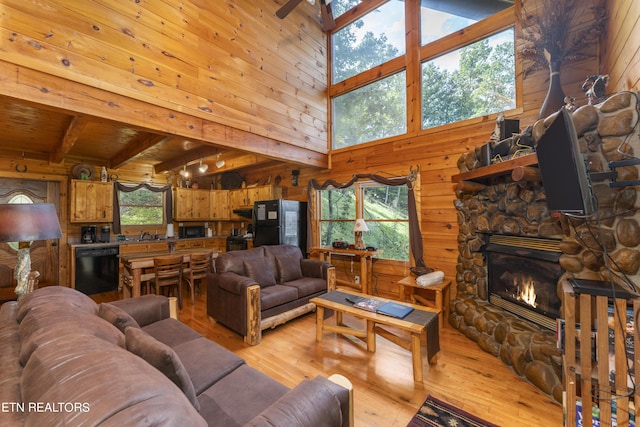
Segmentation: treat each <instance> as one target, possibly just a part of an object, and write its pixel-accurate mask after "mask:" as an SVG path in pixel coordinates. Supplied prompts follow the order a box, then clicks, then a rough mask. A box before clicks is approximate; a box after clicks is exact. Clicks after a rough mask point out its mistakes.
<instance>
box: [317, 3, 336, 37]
mask: <svg viewBox="0 0 640 427" xmlns="http://www.w3.org/2000/svg"><path fill="white" fill-rule="evenodd" d="M320 17H321V18H322V29H323V30H324V31H331V30H333V29H334V28H335V27H336V21H335V20H334V19H333V11H332V10H331V0H329V1H325V0H321V1H320Z"/></svg>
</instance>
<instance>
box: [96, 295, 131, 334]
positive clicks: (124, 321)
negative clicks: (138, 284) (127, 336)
mask: <svg viewBox="0 0 640 427" xmlns="http://www.w3.org/2000/svg"><path fill="white" fill-rule="evenodd" d="M98 316H100V317H101V318H103V319H104V320H106V321H107V322H109V323H111V324H112V325H113V326H115V327H116V328H118V329H120V332H123V333H124V330H125V329H126V328H127V326H131V327H134V328H138V329H139V328H140V325H138V322H136V320H135V319H134V318H133V317H131V315H130V314H129V313H127V312H126V311H124V310H123V309H121V308H120V307H118V306H115V305H113V304H109V303H107V302H105V303H102V304H100V308H99V309H98Z"/></svg>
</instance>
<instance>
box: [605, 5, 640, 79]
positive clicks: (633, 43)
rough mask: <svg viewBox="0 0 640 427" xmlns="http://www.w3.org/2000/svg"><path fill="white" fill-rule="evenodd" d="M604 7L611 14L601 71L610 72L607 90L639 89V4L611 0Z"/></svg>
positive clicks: (609, 15)
mask: <svg viewBox="0 0 640 427" xmlns="http://www.w3.org/2000/svg"><path fill="white" fill-rule="evenodd" d="M604 6H605V7H606V10H607V15H608V17H609V18H608V22H607V36H606V37H604V38H603V48H602V52H603V58H602V73H604V74H609V86H608V88H607V91H608V92H616V91H621V90H633V89H637V88H638V86H639V82H640V71H639V70H640V67H639V64H640V49H639V48H638V46H640V39H639V37H640V34H639V33H640V32H639V31H638V26H639V25H640V22H639V21H640V4H638V2H629V1H625V0H608V1H606V2H604Z"/></svg>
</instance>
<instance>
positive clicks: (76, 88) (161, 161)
mask: <svg viewBox="0 0 640 427" xmlns="http://www.w3.org/2000/svg"><path fill="white" fill-rule="evenodd" d="M240 3H241V2H240ZM278 3H280V4H281V2H279V1H277V2H273V3H271V2H269V3H266V4H267V5H268V10H269V15H271V14H272V12H271V10H272V9H273V10H275V9H276V8H277V7H279V6H278ZM196 4H197V3H196ZM7 10H8V9H7ZM230 10H233V9H230ZM310 11H311V12H313V8H311V6H309V5H307V6H304V7H301V8H300V11H299V12H298V13H299V15H298V17H297V18H296V19H297V21H298V23H297V24H296V23H295V22H296V21H291V20H292V19H294V18H293V16H294V14H292V15H291V17H290V18H288V19H289V20H290V21H288V24H291V23H292V22H293V24H292V25H290V26H289V27H288V28H287V29H286V30H287V31H288V32H291V30H292V29H295V28H296V26H299V25H300V24H299V22H303V25H304V22H307V24H308V22H309V21H308V20H309V12H310ZM201 12H202V14H203V16H205V11H204V9H202V10H201ZM303 12H304V13H303ZM15 13H17V12H15ZM207 13H208V12H207ZM208 16H209V17H211V16H213V15H211V14H209V15H208ZM256 19H260V18H259V17H256ZM273 19H275V17H273V18H271V17H269V22H273ZM6 22H7V23H9V26H11V24H10V21H6ZM276 22H280V21H276ZM283 22H284V21H283ZM316 24H317V22H316ZM263 25H264V24H263ZM270 25H272V24H270ZM1 27H2V25H0V29H1ZM7 28H8V27H7ZM140 28H141V27H140ZM25 31H26V30H25ZM282 31H283V28H280V29H279V31H278V30H276V31H275V34H276V35H277V34H278V33H280V35H279V36H278V37H281V38H284V37H285V36H284V35H282ZM313 33H315V34H317V32H316V30H314V32H313ZM13 36H14V37H15V36H17V34H16V33H13ZM272 37H273V36H272ZM10 41H11V42H14V40H13V39H12V40H10ZM38 43H42V42H38ZM283 43H285V41H283ZM14 44H15V43H14ZM31 44H32V43H31ZM1 51H2V50H1V49H0V126H1V127H2V129H3V131H2V132H0V150H3V152H5V153H15V155H16V156H22V157H23V158H29V159H37V160H41V161H45V162H49V163H51V164H63V163H65V164H76V163H80V162H83V163H84V162H88V163H92V164H96V165H104V166H106V167H107V168H109V169H117V168H119V167H122V166H124V165H127V164H130V163H141V164H145V165H151V166H152V167H153V168H154V170H155V172H156V173H162V172H165V171H171V170H176V169H179V168H182V167H183V166H184V165H187V166H188V167H191V168H196V167H197V166H199V164H200V162H204V163H206V164H208V166H209V168H208V171H207V173H206V174H208V175H211V174H216V173H220V172H224V171H229V170H235V169H242V168H247V167H251V166H255V165H256V164H263V163H273V162H281V163H297V164H308V165H311V166H320V167H326V165H327V163H328V160H327V153H320V152H317V151H316V149H313V150H309V149H307V148H305V146H304V142H303V143H301V144H300V145H299V146H296V145H294V144H292V143H291V141H287V140H282V139H280V140H279V139H278V138H277V137H275V138H272V137H270V135H269V134H268V133H266V132H265V130H260V132H256V133H253V131H252V130H251V126H252V124H250V123H249V124H246V125H244V126H245V127H244V128H241V127H238V128H235V127H234V126H233V125H231V126H230V125H229V124H225V123H224V122H217V121H216V120H215V119H213V120H212V119H208V120H207V119H203V118H201V117H196V116H195V115H190V114H189V113H187V114H184V113H182V108H181V106H177V107H176V109H175V111H172V108H167V107H166V106H161V105H153V104H147V106H149V107H152V108H153V110H147V109H146V108H145V107H144V106H143V107H140V105H144V104H142V103H141V102H140V101H142V100H134V99H130V100H131V101H132V103H131V104H128V105H124V104H123V103H122V100H123V99H125V98H122V94H114V93H113V92H112V93H111V95H114V97H117V96H119V97H120V98H119V99H118V100H114V99H115V98H113V97H111V98H107V97H104V96H103V94H108V93H109V92H108V91H106V90H105V88H101V87H98V86H93V87H89V86H84V85H82V83H80V82H73V81H69V80H66V79H65V77H63V76H62V75H59V76H56V75H54V74H55V73H53V74H47V72H49V71H51V70H55V69H53V68H52V69H51V70H45V69H41V70H40V71H38V70H36V69H33V68H32V67H31V65H32V64H31V60H30V59H29V58H28V57H24V58H20V59H19V61H17V63H15V65H14V64H12V62H13V60H12V57H11V55H3V54H2V53H1ZM16 57H17V56H15V55H14V56H13V58H16ZM5 61H6V62H5ZM20 62H22V65H20ZM33 64H36V62H33ZM316 64H317V62H316ZM27 68H29V69H30V70H28V71H29V73H33V75H37V76H38V78H40V80H41V83H36V81H35V79H32V80H31V81H30V83H25V82H26V81H27V80H28V78H27V77H26V74H28V73H26V72H25V71H27ZM36 68H38V67H36ZM65 71H66V70H65ZM56 72H57V70H56ZM325 75H326V73H325ZM84 87H87V88H88V89H87V90H85V89H84ZM325 88H326V87H325ZM325 88H323V92H324V95H323V96H324V97H325V99H326V90H324V89H325ZM52 89H53V90H55V91H56V92H57V93H56V95H55V96H50V95H51V93H52V92H51V90H52ZM274 89H275V88H274ZM91 91H94V92H93V93H92V92H91ZM98 91H101V93H100V92H98ZM320 94H321V93H320ZM97 95H100V96H103V97H102V98H98V97H97ZM224 96H227V95H224ZM47 98H49V99H47ZM95 101H97V102H96V105H93V102H95ZM116 102H117V107H118V108H119V109H120V111H115V112H114V113H111V114H110V112H109V107H111V106H112V105H107V106H106V107H105V104H110V103H114V104H115V103H116ZM135 102H137V103H138V104H134V103H135ZM143 102H144V101H143ZM296 102H298V103H300V102H302V101H296ZM314 102H317V101H314ZM97 104H101V105H97ZM112 110H117V109H112ZM292 110H293V109H292ZM102 112H105V114H102ZM160 113H162V114H160ZM174 113H175V114H174ZM174 116H175V117H179V118H178V119H176V120H177V122H176V123H169V121H168V120H167V119H166V117H172V118H173V117H174ZM163 117H164V118H163ZM175 129H178V130H176V131H175V132H173V130H175ZM256 129H257V128H256ZM266 129H267V132H268V128H266ZM290 132H291V134H292V136H293V137H295V132H299V131H297V130H290ZM200 135H202V136H203V139H198V138H197V136H200ZM274 135H275V134H274ZM205 136H206V138H205ZM214 137H218V138H217V139H216V138H214ZM290 139H291V140H293V141H295V138H290ZM298 140H300V138H299V137H298ZM325 140H326V134H325ZM283 142H284V144H283ZM280 146H282V147H280ZM253 148H256V149H255V150H254V149H253ZM217 155H220V156H221V158H222V159H224V160H225V166H224V167H222V168H216V166H215V161H216V156H217ZM200 175H202V174H200Z"/></svg>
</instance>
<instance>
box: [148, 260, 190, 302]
mask: <svg viewBox="0 0 640 427" xmlns="http://www.w3.org/2000/svg"><path fill="white" fill-rule="evenodd" d="M183 262H184V260H183V258H182V255H170V256H163V257H156V258H154V259H153V272H154V275H155V277H154V281H153V287H154V292H155V293H156V294H158V295H160V293H161V292H160V290H161V289H162V288H164V287H168V286H175V287H176V289H177V290H176V292H177V293H178V306H179V307H180V309H182V286H181V283H182V263H183Z"/></svg>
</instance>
